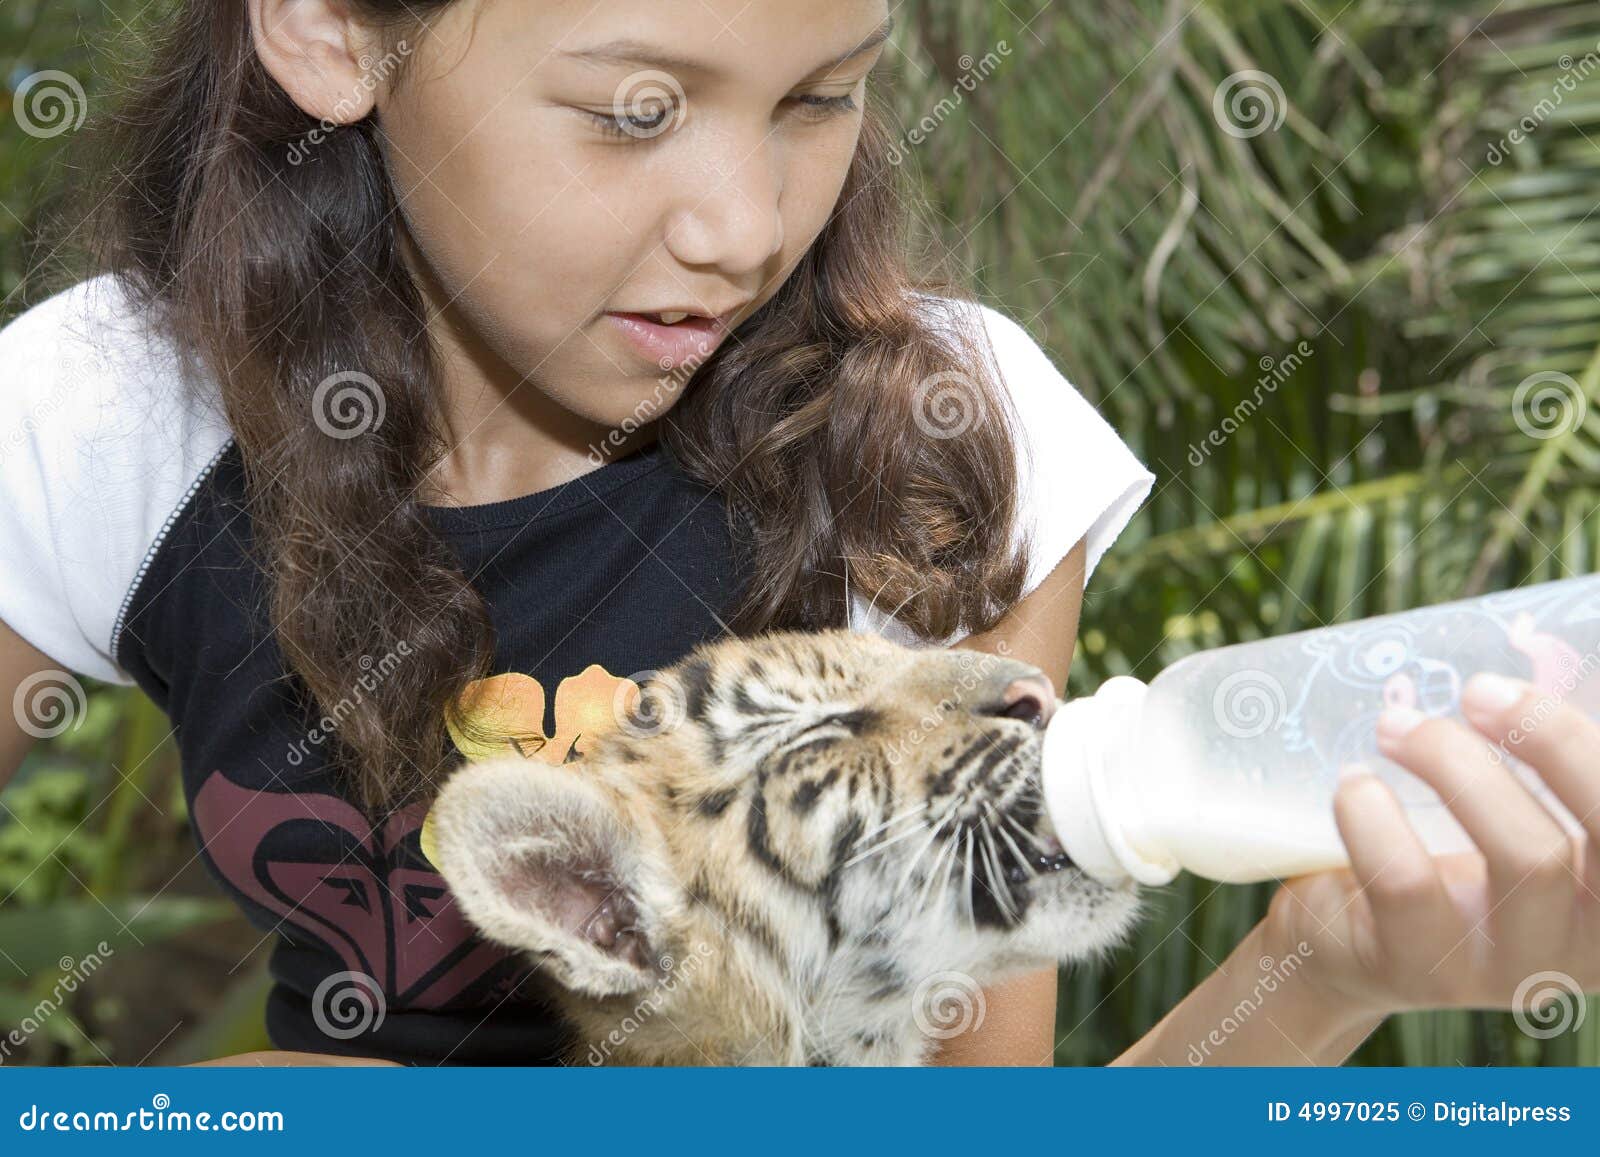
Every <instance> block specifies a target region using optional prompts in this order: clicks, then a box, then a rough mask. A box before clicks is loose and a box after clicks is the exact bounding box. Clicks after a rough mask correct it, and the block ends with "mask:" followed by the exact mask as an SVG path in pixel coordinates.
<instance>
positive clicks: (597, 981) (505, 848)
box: [424, 756, 670, 996]
mask: <svg viewBox="0 0 1600 1157" xmlns="http://www.w3.org/2000/svg"><path fill="white" fill-rule="evenodd" d="M424 832H425V833H426V835H427V837H428V838H427V839H426V840H425V841H424V847H425V851H426V853H427V855H428V857H429V858H430V859H432V860H433V861H434V863H435V865H436V866H437V867H438V869H439V874H440V875H442V876H443V877H444V879H445V882H446V883H447V884H449V886H450V891H451V894H452V895H453V896H454V898H455V901H456V903H457V904H458V905H459V906H460V908H461V912H462V915H463V916H465V917H466V919H467V920H468V922H469V923H471V924H472V925H474V926H475V927H476V928H477V929H478V930H479V931H480V932H481V933H482V934H483V935H484V936H486V937H488V938H489V939H490V940H494V941H496V942H498V943H500V944H504V945H507V946H508V947H511V948H520V949H522V950H523V951H525V952H527V953H529V954H530V955H531V956H533V957H534V958H535V959H537V960H538V962H539V963H540V964H541V965H543V966H544V967H545V968H546V969H547V970H548V971H550V972H551V973H552V974H553V975H554V976H555V978H556V980H558V981H559V982H560V983H562V984H564V985H565V986H566V987H567V988H569V989H572V990H573V991H576V992H585V993H589V994H591V995H594V996H611V995H616V994H620V993H627V992H634V991H638V990H641V989H644V988H646V987H648V986H649V985H650V984H651V983H652V982H654V981H655V980H656V979H658V975H657V967H656V962H655V956H656V953H657V952H658V951H660V949H661V947H662V946H661V945H659V944H657V943H655V941H656V940H657V939H658V938H659V937H660V935H661V921H660V916H661V912H660V910H659V909H660V908H661V907H662V906H663V903H664V902H667V901H666V899H665V898H666V897H667V896H668V895H669V894H670V892H668V891H666V890H664V889H663V883H664V881H662V879H661V878H660V873H659V871H657V870H656V868H655V865H654V864H653V863H652V862H650V857H649V855H648V854H647V853H646V852H645V850H644V848H643V846H642V843H643V841H641V840H640V839H639V836H638V833H636V832H634V831H632V830H630V827H629V825H628V823H627V821H625V820H624V818H623V817H622V815H620V814H619V813H618V810H617V807H616V804H615V803H614V801H613V800H612V798H611V797H610V796H609V795H608V793H607V792H606V791H605V790H603V789H602V788H601V787H600V786H599V785H598V784H597V783H596V782H595V781H594V778H593V775H592V772H591V771H590V770H589V769H586V768H585V767H584V765H583V764H582V762H578V763H573V764H560V765H558V764H548V763H541V762H539V761H538V760H531V759H524V758H523V757H521V756H507V757H503V758H498V759H491V760H486V761H484V762H481V763H468V764H466V765H464V766H463V767H462V768H461V769H460V770H458V771H456V772H455V773H454V774H452V775H451V776H450V778H449V779H448V780H447V781H446V783H445V785H444V787H443V788H442V789H441V790H440V792H439V796H438V798H437V799H436V800H435V801H434V804H433V807H432V808H431V809H430V810H429V813H428V817H427V821H426V823H425V825H424Z"/></svg>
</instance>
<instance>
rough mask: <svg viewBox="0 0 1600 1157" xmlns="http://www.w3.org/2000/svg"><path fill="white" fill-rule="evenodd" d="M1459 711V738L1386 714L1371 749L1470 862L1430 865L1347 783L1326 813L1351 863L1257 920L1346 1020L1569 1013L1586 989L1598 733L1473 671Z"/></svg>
mask: <svg viewBox="0 0 1600 1157" xmlns="http://www.w3.org/2000/svg"><path fill="white" fill-rule="evenodd" d="M1461 713H1462V716H1463V717H1464V719H1465V720H1466V721H1467V723H1469V724H1470V725H1471V726H1467V725H1466V724H1464V723H1462V722H1461V721H1459V720H1456V719H1453V718H1430V717H1427V716H1424V715H1422V714H1421V713H1419V712H1417V711H1416V710H1414V709H1411V708H1406V707H1391V708H1389V709H1388V710H1386V711H1385V712H1384V713H1383V714H1382V715H1381V716H1380V717H1379V720H1378V725H1377V740H1378V746H1379V749H1380V751H1381V752H1382V753H1383V754H1384V755H1385V756H1387V757H1388V758H1389V759H1392V760H1394V761H1395V762H1397V763H1399V764H1400V765H1402V766H1403V767H1405V768H1406V769H1407V770H1409V771H1410V772H1412V773H1413V774H1415V775H1417V776H1418V777H1420V778H1421V779H1422V780H1424V781H1426V783H1427V784H1428V785H1429V786H1430V787H1431V788H1432V789H1433V790H1434V791H1436V792H1437V793H1438V794H1439V796H1440V797H1441V798H1442V799H1443V800H1444V802H1445V804H1446V806H1447V807H1448V808H1449V810H1450V812H1451V813H1452V814H1453V815H1454V816H1455V818H1456V819H1457V820H1458V821H1459V822H1460V824H1461V825H1462V827H1464V828H1465V829H1466V831H1467V833H1468V834H1469V835H1470V836H1471V838H1472V841H1473V843H1474V844H1475V845H1476V849H1477V850H1476V851H1465V852H1454V853H1450V854H1445V855H1438V854H1430V852H1429V851H1428V849H1427V847H1426V846H1425V845H1424V843H1423V841H1422V840H1421V839H1420V838H1419V836H1418V834H1417V832H1416V830H1415V829H1414V828H1413V826H1412V825H1411V824H1410V823H1409V822H1408V819H1407V815H1406V811H1405V809H1404V808H1403V807H1402V805H1401V803H1400V801H1399V800H1398V799H1397V797H1396V795H1395V793H1394V791H1393V790H1392V789H1391V788H1390V787H1389V785H1388V784H1386V783H1385V782H1383V780H1382V779H1380V778H1379V777H1377V776H1374V775H1354V776H1347V777H1345V778H1344V779H1342V780H1341V782H1340V784H1339V786H1338V788H1337V790H1336V793H1335V796H1334V814H1335V821H1336V823H1337V825H1338V829H1339V833H1340V835H1341V837H1342V838H1343V840H1344V843H1345V846H1346V847H1347V848H1348V850H1349V857H1350V865H1349V866H1348V867H1342V868H1337V869H1333V870H1326V871H1319V872H1314V873H1311V874H1307V875H1301V876H1295V877H1293V878H1291V879H1289V880H1287V881H1286V882H1285V883H1284V886H1283V887H1282V888H1281V889H1280V890H1279V892H1278V893H1277V895H1276V896H1274V898H1273V901H1272V905H1271V909H1270V911H1269V913H1268V916H1267V919H1266V922H1265V923H1266V926H1267V928H1268V929H1269V930H1270V939H1271V940H1272V941H1275V942H1276V943H1279V944H1286V945H1302V944H1303V945H1304V948H1302V949H1300V955H1301V957H1302V971H1303V973H1304V974H1305V975H1306V977H1307V979H1311V980H1314V981H1315V982H1316V983H1317V984H1318V985H1319V986H1320V987H1321V988H1322V989H1323V990H1324V991H1326V992H1327V993H1328V994H1329V995H1330V998H1331V999H1333V1000H1336V1001H1339V1002H1342V1003H1345V1004H1346V1005H1347V1006H1349V1007H1351V1008H1355V1009H1362V1010H1367V1011H1371V1012H1375V1013H1379V1014H1383V1013H1390V1012H1397V1011H1404V1010H1407V1009H1421V1008H1440V1007H1461V1008H1502V1009H1504V1008H1514V1009H1520V1010H1523V1012H1524V1013H1526V1014H1527V1015H1529V1016H1530V1017H1532V1018H1533V1019H1534V1020H1535V1022H1536V1023H1546V1022H1547V1020H1548V1019H1549V1018H1553V1017H1560V1016H1565V1017H1569V1018H1570V1017H1573V1016H1576V1015H1577V1011H1581V1008H1582V999H1583V998H1582V995H1581V994H1582V993H1587V992H1597V991H1600V723H1597V722H1596V721H1595V720H1594V719H1593V718H1591V717H1590V716H1589V715H1588V714H1586V713H1585V712H1584V711H1582V710H1580V709H1579V708H1578V707H1576V706H1574V705H1572V704H1571V703H1565V702H1560V701H1558V700H1556V699H1554V698H1551V697H1549V696H1546V695H1541V693H1540V692H1539V691H1537V690H1536V689H1535V688H1534V687H1533V686H1531V685H1530V684H1528V683H1525V682H1522V681H1520V680H1514V679H1507V678H1505V677H1503V676H1490V675H1484V674H1479V675H1477V676H1476V677H1474V678H1473V679H1471V680H1469V681H1468V683H1467V685H1466V686H1465V688H1464V689H1463V695H1462V697H1461ZM1497 745H1503V749H1502V747H1499V746H1497ZM1504 752H1510V753H1512V754H1514V755H1515V756H1516V757H1517V758H1518V759H1520V760H1522V761H1523V762H1524V763H1526V764H1527V765H1529V766H1530V767H1531V768H1532V769H1533V770H1534V771H1536V772H1537V773H1538V774H1539V777H1540V779H1541V781H1542V782H1543V784H1544V785H1545V786H1547V787H1548V789H1550V791H1552V792H1553V793H1554V795H1555V796H1556V797H1557V798H1558V799H1559V800H1560V802H1561V803H1562V804H1564V805H1565V807H1566V808H1567V810H1568V811H1569V812H1571V814H1572V815H1573V816H1575V817H1577V819H1578V820H1579V822H1580V823H1581V824H1582V829H1583V830H1582V831H1581V832H1573V831H1571V830H1570V828H1569V827H1567V826H1564V825H1563V824H1562V823H1560V822H1558V820H1557V818H1556V817H1555V816H1554V815H1553V814H1552V813H1551V812H1550V811H1549V810H1548V809H1547V808H1546V807H1545V806H1544V805H1543V804H1542V803H1541V802H1540V800H1539V799H1538V798H1537V796H1536V795H1535V794H1534V792H1533V791H1532V790H1530V788H1529V786H1528V785H1527V784H1526V783H1525V782H1524V781H1523V780H1522V779H1519V777H1518V776H1517V775H1515V774H1514V773H1513V771H1512V769H1511V767H1510V765H1509V764H1508V762H1507V760H1506V759H1505V755H1504ZM1547 1001H1559V1002H1560V1003H1559V1004H1557V1003H1546V1002H1547ZM1574 1010H1577V1011H1574Z"/></svg>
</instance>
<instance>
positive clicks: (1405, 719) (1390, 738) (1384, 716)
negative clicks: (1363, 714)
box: [1378, 707, 1427, 746]
mask: <svg viewBox="0 0 1600 1157" xmlns="http://www.w3.org/2000/svg"><path fill="white" fill-rule="evenodd" d="M1426 718H1427V716H1426V715H1424V714H1423V713H1422V712H1420V711H1418V710H1417V709H1416V708H1415V707H1385V708H1384V709H1383V711H1382V712H1381V713H1380V714H1379V715H1378V743H1379V745H1380V746H1381V745H1382V744H1385V743H1397V742H1399V741H1400V740H1401V739H1404V738H1405V737H1406V736H1407V735H1408V734H1410V733H1411V732H1412V731H1413V730H1414V729H1415V728H1416V726H1417V724H1419V723H1421V722H1422V721H1423V720H1424V719H1426Z"/></svg>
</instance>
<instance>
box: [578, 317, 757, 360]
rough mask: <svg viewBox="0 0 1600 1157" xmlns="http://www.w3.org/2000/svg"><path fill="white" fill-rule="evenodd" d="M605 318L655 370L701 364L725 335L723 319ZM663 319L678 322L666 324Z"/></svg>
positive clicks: (725, 323) (725, 327) (725, 329)
mask: <svg viewBox="0 0 1600 1157" xmlns="http://www.w3.org/2000/svg"><path fill="white" fill-rule="evenodd" d="M606 317H608V318H610V319H611V320H612V322H613V323H615V325H616V326H617V328H618V329H620V330H621V331H622V334H623V336H624V337H625V338H626V339H627V340H628V343H629V344H630V345H631V346H632V347H633V349H634V351H635V352H636V353H637V354H638V355H639V356H640V357H641V358H643V359H645V360H647V361H649V362H651V363H652V364H653V365H654V366H655V367H656V368H657V369H658V370H670V369H675V368H678V367H680V366H683V365H685V364H686V363H689V362H692V361H694V360H695V359H699V360H701V361H704V360H705V359H706V358H708V357H710V356H711V354H712V353H713V352H714V351H715V350H716V348H717V346H719V345H720V344H721V343H722V339H723V338H724V337H726V336H727V332H728V330H727V318H726V317H701V316H698V315H695V314H684V313H667V314H659V313H608V314H606ZM663 318H667V319H672V318H676V319H680V320H677V321H675V322H673V323H672V324H668V322H667V321H665V320H663Z"/></svg>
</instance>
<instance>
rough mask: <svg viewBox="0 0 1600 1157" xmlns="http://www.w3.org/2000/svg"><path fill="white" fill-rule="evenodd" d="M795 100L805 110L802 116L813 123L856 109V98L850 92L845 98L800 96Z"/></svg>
mask: <svg viewBox="0 0 1600 1157" xmlns="http://www.w3.org/2000/svg"><path fill="white" fill-rule="evenodd" d="M795 100H796V102H797V103H798V105H799V107H800V108H801V110H803V111H802V112H801V114H800V115H801V116H803V117H805V118H806V119H807V120H813V121H821V120H827V119H828V118H829V117H834V116H841V115H843V114H844V113H848V112H854V111H855V109H856V98H855V96H854V94H852V93H848V92H847V93H845V94H844V95H843V96H800V97H796V98H795Z"/></svg>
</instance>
